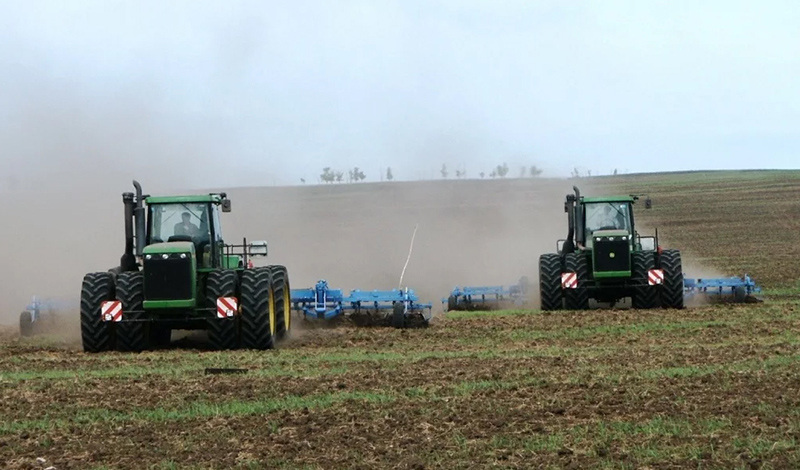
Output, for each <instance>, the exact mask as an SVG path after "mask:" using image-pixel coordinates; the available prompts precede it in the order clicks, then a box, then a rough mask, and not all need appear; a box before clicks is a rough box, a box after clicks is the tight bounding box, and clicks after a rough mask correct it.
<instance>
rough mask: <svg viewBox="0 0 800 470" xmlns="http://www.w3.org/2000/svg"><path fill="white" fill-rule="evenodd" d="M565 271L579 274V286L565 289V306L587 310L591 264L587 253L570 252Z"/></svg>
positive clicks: (571, 308)
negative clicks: (589, 264)
mask: <svg viewBox="0 0 800 470" xmlns="http://www.w3.org/2000/svg"><path fill="white" fill-rule="evenodd" d="M565 268H566V269H565V271H566V272H572V273H575V274H577V275H578V286H577V287H575V288H574V289H564V307H565V308H566V309H567V310H587V309H588V308H589V287H588V286H587V284H588V281H589V266H588V265H587V263H586V255H584V254H583V253H570V254H568V255H567V257H566V261H565Z"/></svg>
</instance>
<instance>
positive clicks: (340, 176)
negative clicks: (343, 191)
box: [336, 171, 344, 183]
mask: <svg viewBox="0 0 800 470" xmlns="http://www.w3.org/2000/svg"><path fill="white" fill-rule="evenodd" d="M343 179H344V172H343V171H337V172H336V182H337V183H341V182H342V180H343Z"/></svg>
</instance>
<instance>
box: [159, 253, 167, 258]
mask: <svg viewBox="0 0 800 470" xmlns="http://www.w3.org/2000/svg"><path fill="white" fill-rule="evenodd" d="M167 258H169V255H168V254H166V253H164V254H163V255H161V259H167Z"/></svg>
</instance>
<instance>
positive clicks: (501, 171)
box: [494, 163, 508, 178]
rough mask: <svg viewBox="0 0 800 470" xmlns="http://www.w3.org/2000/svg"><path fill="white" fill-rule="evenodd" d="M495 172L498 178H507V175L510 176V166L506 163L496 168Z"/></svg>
mask: <svg viewBox="0 0 800 470" xmlns="http://www.w3.org/2000/svg"><path fill="white" fill-rule="evenodd" d="M494 172H495V173H496V174H497V176H499V177H501V178H505V177H506V175H507V174H508V165H506V164H505V163H503V164H502V165H497V168H495V170H494Z"/></svg>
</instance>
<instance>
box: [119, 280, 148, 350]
mask: <svg viewBox="0 0 800 470" xmlns="http://www.w3.org/2000/svg"><path fill="white" fill-rule="evenodd" d="M117 300H119V301H120V302H122V321H121V322H120V323H118V324H117V350H118V351H130V352H140V351H144V350H145V349H147V346H148V341H149V338H148V336H149V335H148V332H149V331H150V325H149V323H148V322H146V321H144V320H145V313H144V306H143V302H144V274H143V273H141V272H139V271H133V272H130V271H129V272H124V273H119V275H117Z"/></svg>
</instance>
